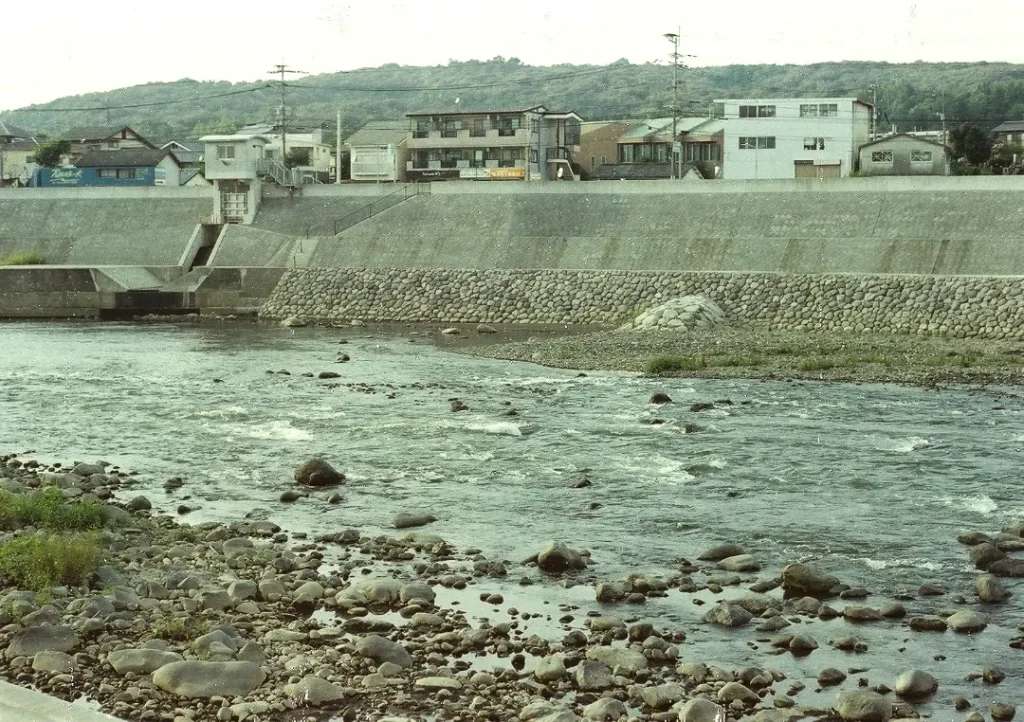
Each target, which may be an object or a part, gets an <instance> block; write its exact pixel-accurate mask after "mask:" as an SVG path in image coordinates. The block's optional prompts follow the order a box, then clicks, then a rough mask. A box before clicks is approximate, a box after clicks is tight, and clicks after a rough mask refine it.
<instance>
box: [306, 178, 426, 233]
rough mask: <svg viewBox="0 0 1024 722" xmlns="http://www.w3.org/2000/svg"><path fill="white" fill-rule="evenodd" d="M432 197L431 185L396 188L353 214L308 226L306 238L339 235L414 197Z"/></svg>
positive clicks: (409, 185)
mask: <svg viewBox="0 0 1024 722" xmlns="http://www.w3.org/2000/svg"><path fill="white" fill-rule="evenodd" d="M422 195H430V184H429V183H410V184H406V185H404V186H402V187H401V188H396V189H395V190H393V191H392V192H390V193H388V194H387V195H384V196H381V197H380V198H377V199H375V200H373V201H371V202H370V203H367V204H366V205H365V206H363V207H362V208H357V209H356V210H354V211H352V212H351V213H346V214H345V215H343V216H341V217H340V218H335V219H334V220H331V221H327V222H326V223H321V224H310V225H308V226H306V238H309V237H310V236H312V235H327V234H328V233H330V234H331V235H334V236H336V235H338V234H339V233H341V232H343V231H346V230H348V229H349V228H351V227H352V226H354V225H356V224H359V223H362V222H363V221H366V220H369V219H370V218H373V217H374V216H375V215H377V214H378V213H382V212H383V211H386V210H388V209H389V208H393V207H395V206H397V205H398V204H399V203H402V202H404V201H407V200H409V199H410V198H413V197H414V196H422Z"/></svg>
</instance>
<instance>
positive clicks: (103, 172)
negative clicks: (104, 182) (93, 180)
mask: <svg viewBox="0 0 1024 722" xmlns="http://www.w3.org/2000/svg"><path fill="white" fill-rule="evenodd" d="M96 175H97V177H99V178H117V170H116V169H114V168H97V169H96Z"/></svg>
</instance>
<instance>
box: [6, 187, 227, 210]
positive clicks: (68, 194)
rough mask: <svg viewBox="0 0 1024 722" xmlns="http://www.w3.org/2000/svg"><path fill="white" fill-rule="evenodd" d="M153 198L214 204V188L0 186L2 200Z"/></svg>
mask: <svg viewBox="0 0 1024 722" xmlns="http://www.w3.org/2000/svg"><path fill="white" fill-rule="evenodd" d="M75 198H81V199H114V200H128V199H134V198H139V199H152V198H183V199H184V198H208V199H210V203H211V206H212V203H213V190H212V189H211V188H197V187H193V186H175V187H164V188H161V187H156V186H153V187H145V188H0V201H15V200H55V199H75Z"/></svg>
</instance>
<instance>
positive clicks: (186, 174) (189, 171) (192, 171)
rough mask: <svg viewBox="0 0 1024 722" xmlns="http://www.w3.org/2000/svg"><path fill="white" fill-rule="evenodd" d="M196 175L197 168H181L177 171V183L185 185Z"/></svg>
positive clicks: (197, 173)
mask: <svg viewBox="0 0 1024 722" xmlns="http://www.w3.org/2000/svg"><path fill="white" fill-rule="evenodd" d="M197 175H199V169H198V168H182V169H181V170H180V171H178V185H185V184H186V183H188V182H189V181H190V180H192V179H193V178H195V177H196V176H197Z"/></svg>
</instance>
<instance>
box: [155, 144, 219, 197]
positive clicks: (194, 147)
mask: <svg viewBox="0 0 1024 722" xmlns="http://www.w3.org/2000/svg"><path fill="white" fill-rule="evenodd" d="M204 148H205V143H200V142H199V141H198V140H190V141H186V142H181V141H177V140H171V141H168V142H166V143H164V144H163V145H162V146H160V149H161V150H167V151H170V152H171V153H174V157H175V158H176V159H177V160H178V165H180V166H181V174H180V176H181V177H180V180H179V183H178V185H183V186H209V185H211V183H210V182H209V181H207V180H206V178H204V177H203V174H202V170H203V150H204Z"/></svg>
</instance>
